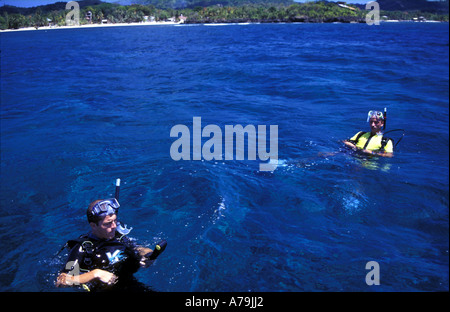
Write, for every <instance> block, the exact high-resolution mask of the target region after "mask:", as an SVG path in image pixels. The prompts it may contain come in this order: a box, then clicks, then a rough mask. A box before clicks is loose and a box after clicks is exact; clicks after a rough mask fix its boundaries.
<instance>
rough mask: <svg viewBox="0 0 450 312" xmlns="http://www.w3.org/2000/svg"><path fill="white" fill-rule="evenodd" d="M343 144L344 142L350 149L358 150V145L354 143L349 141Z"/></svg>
mask: <svg viewBox="0 0 450 312" xmlns="http://www.w3.org/2000/svg"><path fill="white" fill-rule="evenodd" d="M343 142H344V144H345V145H347V146H348V147H350V148H352V149H354V150H356V145H355V144H353V143H352V142H349V141H343Z"/></svg>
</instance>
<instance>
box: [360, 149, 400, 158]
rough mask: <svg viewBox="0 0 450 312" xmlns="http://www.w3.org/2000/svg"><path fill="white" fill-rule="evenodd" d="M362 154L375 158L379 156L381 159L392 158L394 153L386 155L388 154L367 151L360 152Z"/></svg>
mask: <svg viewBox="0 0 450 312" xmlns="http://www.w3.org/2000/svg"><path fill="white" fill-rule="evenodd" d="M362 152H363V153H366V154H369V155H375V156H381V157H394V153H388V152H378V151H369V150H366V149H365V150H362Z"/></svg>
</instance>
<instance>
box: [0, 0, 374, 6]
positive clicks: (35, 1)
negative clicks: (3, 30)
mask: <svg viewBox="0 0 450 312" xmlns="http://www.w3.org/2000/svg"><path fill="white" fill-rule="evenodd" d="M59 1H63V2H69V1H66V0H0V6H2V5H5V4H7V5H14V6H17V7H35V6H38V5H44V4H51V3H55V2H59ZM103 1H104V2H113V3H114V2H119V3H120V4H130V3H132V2H133V0H103ZM294 1H296V2H307V1H311V0H294ZM369 1H373V0H347V1H346V2H347V3H360V4H364V3H367V2H369Z"/></svg>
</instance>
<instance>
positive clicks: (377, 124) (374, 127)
mask: <svg viewBox="0 0 450 312" xmlns="http://www.w3.org/2000/svg"><path fill="white" fill-rule="evenodd" d="M369 124H370V131H372V134H375V133H377V132H380V131H381V128H383V120H382V119H377V118H375V117H374V118H370V120H369Z"/></svg>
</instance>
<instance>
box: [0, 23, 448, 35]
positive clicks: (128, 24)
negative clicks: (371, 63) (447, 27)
mask: <svg viewBox="0 0 450 312" xmlns="http://www.w3.org/2000/svg"><path fill="white" fill-rule="evenodd" d="M380 22H381V23H393V22H399V23H414V24H417V23H445V22H441V21H425V22H413V21H409V20H408V21H406V20H405V21H402V20H381V21H380ZM299 23H300V24H365V22H327V23H312V22H285V21H270V22H268V21H247V22H244V21H238V22H236V21H225V22H190V23H189V22H188V23H178V22H142V23H111V24H84V25H79V26H42V27H39V28H35V27H24V28H18V29H4V30H0V32H17V31H42V30H53V29H87V28H99V27H123V26H125V27H126V26H166V25H233V24H299Z"/></svg>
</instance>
